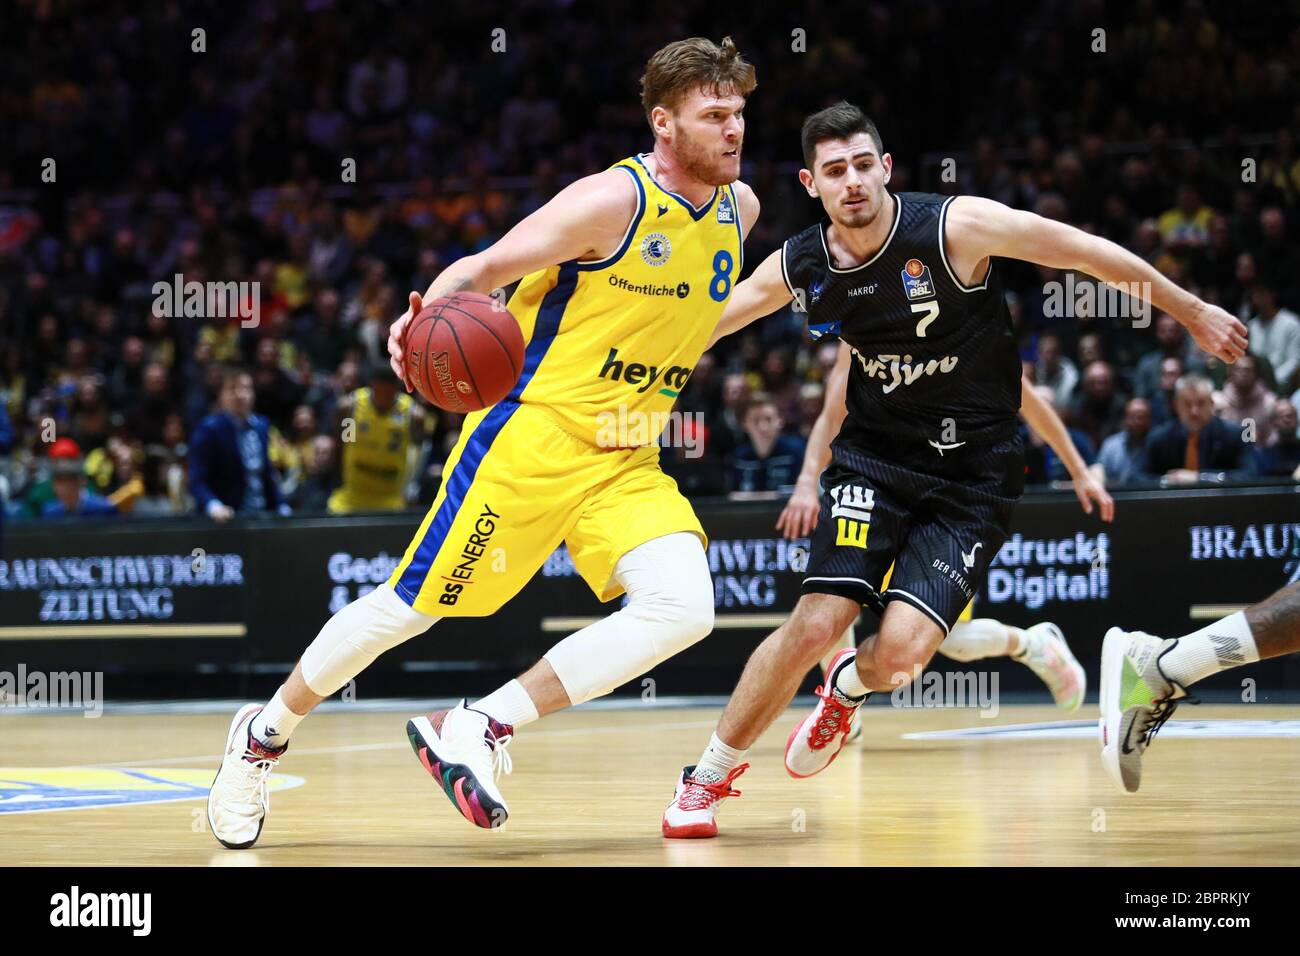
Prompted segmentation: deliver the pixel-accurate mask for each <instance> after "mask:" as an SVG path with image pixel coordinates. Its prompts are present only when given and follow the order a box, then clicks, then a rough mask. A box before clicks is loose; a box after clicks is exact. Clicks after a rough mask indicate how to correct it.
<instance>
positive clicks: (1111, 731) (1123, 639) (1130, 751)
mask: <svg viewBox="0 0 1300 956" xmlns="http://www.w3.org/2000/svg"><path fill="white" fill-rule="evenodd" d="M1177 644H1178V639H1177V638H1170V639H1165V638H1160V637H1153V636H1152V635H1150V634H1145V633H1143V632H1142V631H1122V630H1120V629H1119V628H1118V627H1112V628H1111V629H1110V630H1109V631H1107V632H1106V638H1105V640H1103V641H1102V644H1101V695H1100V701H1099V702H1100V705H1101V722H1100V730H1101V763H1102V766H1104V767H1105V768H1106V772H1107V773H1108V774H1110V778H1111V779H1112V780H1113V781H1115V784H1116V786H1118V787H1119V788H1120V789H1122V790H1124V791H1125V792H1127V793H1137V789H1138V787H1139V786H1141V784H1142V754H1143V753H1145V752H1146V749H1147V747H1148V746H1150V744H1151V741H1152V739H1153V738H1154V737H1155V735H1156V734H1157V733H1158V732H1159V730H1160V728H1161V727H1163V726H1164V724H1165V721H1166V720H1168V719H1169V718H1170V717H1171V716H1173V713H1174V708H1176V707H1177V706H1178V701H1179V700H1180V699H1181V698H1185V697H1186V696H1187V690H1186V688H1184V687H1181V686H1180V685H1178V684H1176V683H1174V682H1173V681H1172V680H1170V679H1169V678H1168V677H1166V676H1165V673H1164V671H1162V670H1161V669H1160V658H1161V657H1163V656H1164V655H1165V654H1166V653H1168V652H1169V651H1170V650H1172V649H1173V648H1174V647H1175V646H1176V645H1177Z"/></svg>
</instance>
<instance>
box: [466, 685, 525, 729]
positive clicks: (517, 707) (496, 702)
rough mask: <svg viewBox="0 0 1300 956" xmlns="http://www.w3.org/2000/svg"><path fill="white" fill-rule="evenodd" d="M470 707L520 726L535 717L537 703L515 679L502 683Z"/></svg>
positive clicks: (496, 718)
mask: <svg viewBox="0 0 1300 956" xmlns="http://www.w3.org/2000/svg"><path fill="white" fill-rule="evenodd" d="M470 708H471V709H472V710H477V711H480V712H482V713H484V714H487V715H488V716H489V717H491V718H492V719H493V720H495V721H498V722H500V723H503V724H509V725H510V726H511V727H522V726H523V725H524V724H531V723H532V722H533V721H534V720H536V719H537V705H536V704H534V703H533V699H532V698H531V697H529V696H528V691H526V690H524V685H523V684H521V683H519V681H517V680H512V681H511V682H510V683H508V684H503V685H502V686H501V687H498V688H497V689H496V690H494V691H493V692H492V693H490V694H488V695H487V696H486V697H484V698H483V699H482V700H480V701H479V702H478V703H477V704H471V705H470Z"/></svg>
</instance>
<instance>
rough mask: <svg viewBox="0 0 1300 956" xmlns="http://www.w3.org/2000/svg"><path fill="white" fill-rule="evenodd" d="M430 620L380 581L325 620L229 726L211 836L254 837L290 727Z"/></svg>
mask: <svg viewBox="0 0 1300 956" xmlns="http://www.w3.org/2000/svg"><path fill="white" fill-rule="evenodd" d="M437 620H438V619H437V618H436V617H430V616H429V615H427V614H421V613H420V612H418V611H416V610H414V609H413V608H412V607H410V606H409V605H407V604H406V603H405V602H404V601H402V599H401V598H399V597H398V596H397V595H396V594H395V593H394V592H393V589H392V588H391V587H390V586H389V585H387V584H381V585H380V586H379V587H377V588H375V589H374V590H373V591H371V592H370V593H369V594H365V595H363V596H362V597H359V598H357V600H355V601H353V602H352V603H351V604H349V605H347V607H344V608H343V609H341V610H340V611H338V612H337V613H336V614H335V615H334V616H333V617H331V618H330V619H329V620H328V621H326V622H325V626H324V627H322V628H321V630H320V633H319V634H317V635H316V639H315V640H314V641H312V643H311V645H310V646H309V647H308V648H307V650H306V651H305V652H304V653H303V656H302V659H301V660H300V661H299V662H298V664H297V665H296V666H295V667H294V669H293V673H292V674H291V675H290V677H289V680H288V681H286V682H285V683H284V685H283V686H281V687H280V688H279V689H278V690H277V691H276V692H275V695H274V696H273V697H272V698H271V700H270V701H269V702H268V703H267V704H266V705H265V706H259V705H257V704H247V705H245V706H244V707H242V708H240V710H239V712H238V713H236V714H235V717H234V720H233V721H232V722H231V724H230V730H229V731H228V732H227V735H226V745H225V748H224V756H223V757H222V760H221V767H220V769H219V770H218V771H217V776H216V779H215V780H214V781H213V782H212V787H211V789H210V790H209V791H208V823H209V825H210V826H211V827H212V833H213V835H214V836H215V837H216V838H217V840H218V841H220V842H221V843H222V844H223V845H224V846H227V847H229V848H231V849H244V848H246V847H250V846H252V845H253V843H254V842H256V840H257V838H258V836H259V835H260V834H261V832H262V825H263V824H264V822H265V820H266V814H267V811H268V810H269V808H270V797H269V795H268V791H267V777H268V776H269V775H270V773H271V771H272V770H273V769H274V768H275V766H276V764H277V763H278V761H279V759H280V757H281V756H282V755H283V754H284V752H285V750H286V749H287V748H288V746H289V735H290V734H291V733H293V731H294V728H296V727H297V726H298V724H299V723H300V722H301V721H302V720H303V719H304V718H305V717H306V716H307V714H309V713H310V712H311V710H312V709H313V708H314V707H315V706H316V705H317V704H319V703H320V702H321V701H322V700H324V699H325V698H326V697H328V696H330V695H331V694H333V693H334V692H335V691H337V690H338V689H339V688H340V687H342V686H343V685H344V684H346V683H347V682H348V681H350V680H351V679H352V678H354V677H355V676H356V675H357V674H359V673H361V671H363V670H364V669H365V668H366V667H368V666H369V665H370V663H371V662H372V661H373V660H374V659H375V658H376V657H378V656H379V655H380V654H382V653H383V652H384V651H386V650H388V649H389V648H392V647H396V646H397V645H398V644H401V643H402V642H403V641H407V640H410V639H411V638H412V637H415V636H416V635H418V634H423V633H424V632H425V631H427V630H428V629H429V627H430V626H431V625H432V624H433V623H434V622H435V621H437Z"/></svg>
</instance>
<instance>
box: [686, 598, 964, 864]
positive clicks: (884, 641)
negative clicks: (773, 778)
mask: <svg viewBox="0 0 1300 956" xmlns="http://www.w3.org/2000/svg"><path fill="white" fill-rule="evenodd" d="M859 610H860V605H859V604H858V603H857V602H855V601H852V600H849V599H848V598H844V597H838V596H836V595H830V594H805V595H804V596H803V597H801V598H800V599H799V603H798V604H797V605H796V606H795V609H794V613H793V614H792V615H791V616H790V619H789V620H788V621H786V622H785V624H783V625H782V626H781V627H780V628H778V629H777V630H776V631H774V632H773V633H772V634H771V635H770V636H768V638H767V639H766V640H765V641H763V643H762V644H760V645H759V646H758V649H757V650H755V651H754V653H753V654H752V655H751V656H750V658H749V662H748V663H747V664H746V665H745V670H744V673H742V674H741V677H740V682H739V683H738V684H737V685H736V689H735V691H734V692H733V693H732V696H731V700H730V701H729V702H728V703H727V708H726V710H725V711H723V714H722V719H721V720H720V721H719V722H718V729H717V730H716V731H715V732H714V734H713V739H712V740H711V741H710V742H709V746H708V747H707V748H706V749H705V751H704V754H703V755H702V756H701V757H700V761H699V763H698V764H696V765H695V766H693V767H686V768H685V769H684V770H683V771H682V774H681V776H680V777H679V778H678V781H677V789H676V792H675V794H674V796H673V802H672V803H671V804H669V806H668V809H667V810H665V811H664V819H663V833H664V836H668V837H677V838H681V837H687V838H689V837H711V836H716V835H717V832H718V828H717V823H716V820H715V817H716V814H717V811H718V807H719V806H720V804H721V802H722V800H724V799H725V798H726V797H729V796H738V795H739V791H736V790H733V789H732V787H731V785H732V783H733V782H734V781H735V780H736V778H737V777H739V776H740V774H741V773H743V772H744V770H745V769H746V768H747V767H748V764H746V763H744V762H743V761H744V757H745V753H746V751H747V750H748V749H749V748H750V747H751V746H752V745H753V744H754V742H755V741H756V740H758V738H759V737H760V736H761V735H762V734H763V732H764V731H765V730H767V728H768V727H770V726H771V724H772V722H773V721H775V720H776V718H777V717H779V716H780V714H781V713H782V711H784V710H785V708H786V707H787V706H788V705H789V703H790V700H791V699H792V698H793V697H794V695H795V692H796V691H797V690H798V689H799V684H800V683H801V682H802V680H803V675H804V674H806V673H807V672H808V670H809V669H810V668H811V667H812V666H813V664H814V663H815V662H816V661H817V660H818V659H819V658H820V657H821V655H822V654H823V653H824V652H825V650H826V649H827V648H828V647H829V646H831V645H832V644H833V643H834V642H835V641H837V640H838V639H839V637H840V635H842V634H843V633H844V628H845V627H847V626H848V625H849V623H851V622H852V621H853V620H854V619H855V618H856V617H857V615H858V612H859ZM942 639H943V631H942V630H941V629H940V628H939V626H938V625H937V624H935V623H934V622H933V621H932V620H931V619H930V618H929V617H927V616H926V615H925V614H923V613H921V612H920V611H918V610H916V609H915V608H913V607H911V606H910V605H906V604H902V603H901V602H894V603H892V604H891V605H890V606H889V607H888V608H887V609H886V611H885V615H884V617H883V618H882V620H881V624H880V633H878V634H874V635H872V636H871V637H869V638H868V639H867V640H866V641H865V642H863V644H862V646H861V647H860V648H859V649H858V650H857V651H854V650H852V649H844V650H841V651H839V652H838V653H837V654H836V655H835V663H834V667H833V668H832V672H831V675H830V678H829V682H828V685H827V687H826V689H825V695H824V696H820V697H819V700H818V705H817V707H816V708H815V709H814V711H813V714H812V716H811V717H809V718H808V719H806V720H804V721H803V722H802V723H801V724H800V725H799V726H798V727H796V728H795V733H794V734H793V735H792V736H791V742H793V741H794V740H795V739H796V738H801V739H802V738H807V737H808V736H809V735H811V736H813V737H815V738H817V739H819V740H823V741H824V742H823V743H822V745H821V747H819V748H817V757H816V759H817V760H821V761H822V766H825V765H826V764H829V763H830V761H831V760H832V759H834V756H835V754H836V753H838V752H839V749H840V747H841V746H842V745H843V742H844V735H845V734H846V733H847V732H848V729H849V726H850V724H851V721H852V716H853V711H855V710H856V709H857V708H858V706H860V705H861V704H862V702H863V701H865V700H866V697H867V694H868V693H869V692H871V691H873V690H888V689H892V688H893V687H896V686H899V684H900V683H907V682H908V681H910V680H911V679H912V677H913V675H914V674H915V673H916V669H917V668H918V667H924V666H925V664H926V663H927V662H928V661H929V660H930V657H931V656H933V654H934V651H935V649H936V648H937V647H938V646H939V644H940V642H941V641H942ZM851 665H855V666H851ZM850 675H852V676H850ZM846 687H847V688H848V693H847V694H846ZM859 687H861V688H863V689H862V690H861V691H860V692H858V693H852V692H853V691H855V690H856V689H857V688H859ZM809 728H811V730H809ZM801 731H805V733H803V734H801ZM823 731H824V732H823ZM823 751H825V752H824V753H823ZM790 760H791V757H790V745H789V744H787V749H786V768H787V770H790V772H791V773H794V774H795V775H796V776H808V775H809V774H806V773H803V774H800V773H796V772H795V771H794V770H791V768H790ZM812 772H814V773H815V772H816V771H815V770H814V771H812Z"/></svg>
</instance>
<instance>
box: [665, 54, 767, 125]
mask: <svg viewBox="0 0 1300 956" xmlns="http://www.w3.org/2000/svg"><path fill="white" fill-rule="evenodd" d="M756 86H758V80H757V79H756V78H755V76H754V66H753V64H751V63H749V62H748V61H747V60H746V59H745V58H744V57H743V56H741V55H740V53H739V52H738V51H737V50H736V44H735V43H734V42H733V41H732V39H731V37H723V38H722V43H721V44H717V43H714V42H713V41H712V40H708V39H705V38H704V37H691V38H690V39H689V40H676V41H674V42H672V43H670V44H668V45H667V46H666V47H664V48H663V49H662V50H660V51H659V52H658V53H656V54H655V55H654V56H652V57H650V62H649V63H647V64H646V65H645V73H644V74H643V75H642V77H641V105H642V107H644V108H645V115H646V119H647V120H648V119H650V113H651V111H652V110H654V108H655V107H656V106H662V107H664V108H665V109H667V110H669V111H670V112H671V111H673V110H676V109H677V107H678V106H679V105H680V104H681V101H682V100H683V99H684V98H685V97H686V96H687V95H688V94H689V93H690V92H691V91H692V90H694V89H697V88H700V87H703V88H704V89H705V90H706V91H707V92H709V93H723V94H730V93H735V94H736V95H738V96H744V97H748V96H749V94H750V93H752V92H754V87H756Z"/></svg>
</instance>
